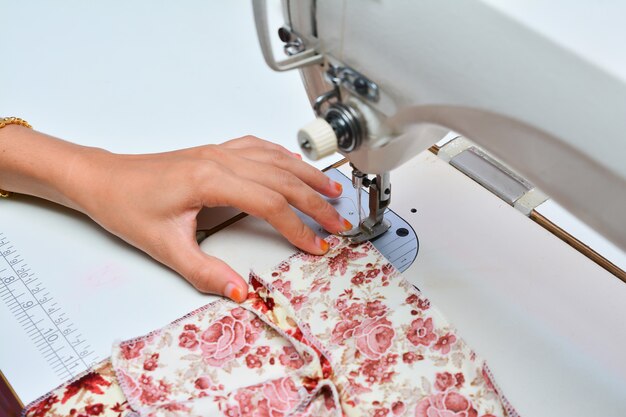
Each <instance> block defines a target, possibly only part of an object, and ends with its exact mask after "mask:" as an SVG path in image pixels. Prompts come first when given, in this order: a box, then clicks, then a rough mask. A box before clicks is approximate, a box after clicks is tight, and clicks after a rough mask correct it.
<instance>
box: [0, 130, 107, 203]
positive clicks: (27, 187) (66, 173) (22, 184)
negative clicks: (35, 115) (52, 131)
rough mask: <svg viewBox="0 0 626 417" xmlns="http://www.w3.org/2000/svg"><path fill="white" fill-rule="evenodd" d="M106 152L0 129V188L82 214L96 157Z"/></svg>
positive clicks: (41, 134)
mask: <svg viewBox="0 0 626 417" xmlns="http://www.w3.org/2000/svg"><path fill="white" fill-rule="evenodd" d="M106 153H108V152H106V151H103V150H101V149H97V148H90V147H86V146H80V145H76V144H72V143H69V142H65V141H63V140H60V139H56V138H54V137H51V136H48V135H45V134H43V133H40V132H37V131H34V130H31V129H28V128H25V127H22V126H16V125H10V126H5V127H4V128H2V129H0V188H1V189H6V190H7V191H12V192H15V193H19V194H28V195H32V196H36V197H40V198H44V199H46V200H50V201H54V202H56V203H59V204H62V205H65V206H68V207H71V208H73V209H77V210H80V211H84V207H83V203H82V201H83V194H85V193H86V192H88V190H89V185H90V183H91V182H93V181H94V178H95V177H96V175H95V172H94V171H95V170H96V165H97V164H95V162H96V159H97V156H98V155H101V154H106ZM89 161H91V164H90V163H89Z"/></svg>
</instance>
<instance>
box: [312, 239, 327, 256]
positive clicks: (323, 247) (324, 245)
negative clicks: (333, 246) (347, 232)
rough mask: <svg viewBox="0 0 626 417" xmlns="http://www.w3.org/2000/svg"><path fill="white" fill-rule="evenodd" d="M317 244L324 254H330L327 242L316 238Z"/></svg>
mask: <svg viewBox="0 0 626 417" xmlns="http://www.w3.org/2000/svg"><path fill="white" fill-rule="evenodd" d="M315 244H316V245H317V247H318V248H320V249H321V250H323V251H324V253H326V252H328V248H329V245H328V242H326V241H325V240H324V239H322V238H321V237H319V236H315Z"/></svg>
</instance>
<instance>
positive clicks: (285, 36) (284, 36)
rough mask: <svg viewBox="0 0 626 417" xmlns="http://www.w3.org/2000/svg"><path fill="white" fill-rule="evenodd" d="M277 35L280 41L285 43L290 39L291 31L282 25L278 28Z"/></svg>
mask: <svg viewBox="0 0 626 417" xmlns="http://www.w3.org/2000/svg"><path fill="white" fill-rule="evenodd" d="M278 37H279V38H280V40H281V41H283V42H285V43H287V42H289V41H290V40H291V32H289V29H287V28H285V27H282V28H280V29H278Z"/></svg>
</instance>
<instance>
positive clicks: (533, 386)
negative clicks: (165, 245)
mask: <svg viewBox="0 0 626 417" xmlns="http://www.w3.org/2000/svg"><path fill="white" fill-rule="evenodd" d="M3 7H4V9H3V10H5V11H7V10H10V12H8V13H5V15H7V14H10V16H11V18H10V19H3V21H2V24H1V25H0V39H1V40H2V43H3V56H2V58H0V59H1V60H2V64H1V65H0V80H3V81H2V87H1V90H0V114H2V115H15V116H21V117H23V118H25V119H27V120H29V121H30V122H31V123H32V124H33V125H34V126H35V127H36V128H38V129H41V130H42V131H45V132H48V133H51V134H54V135H57V136H60V137H63V138H67V139H71V140H73V141H76V142H79V143H83V144H87V145H93V146H102V147H107V148H109V149H111V150H113V151H118V152H156V151H162V150H168V149H174V148H180V147H186V146H194V145H199V144H203V143H216V142H221V141H223V140H225V139H228V138H231V137H236V136H241V135H244V134H248V133H253V134H256V135H257V136H261V137H266V138H269V139H272V140H275V141H278V142H280V143H283V144H286V145H288V146H291V147H292V149H293V150H295V141H294V140H293V139H294V136H295V135H294V133H295V132H296V130H297V129H298V128H299V127H300V126H301V125H303V124H304V123H306V122H307V121H308V120H309V119H310V118H311V117H312V113H311V110H310V106H309V104H308V101H307V99H306V95H305V93H304V91H303V88H302V86H301V83H300V80H299V76H298V74H297V73H283V74H277V73H273V72H271V71H270V70H269V69H267V68H266V66H265V64H264V63H263V61H262V58H261V55H260V52H259V50H258V46H257V41H256V35H255V33H254V27H253V22H252V16H251V10H250V5H249V3H248V2H247V1H239V2H217V1H187V2H172V1H150V2H148V1H134V2H122V1H113V2H103V3H98V4H96V3H89V4H87V3H84V2H80V1H65V2H63V3H62V4H61V5H59V3H52V2H44V1H42V0H40V1H30V2H18V1H12V0H9V1H7V0H5V1H4V2H3ZM25 151H27V150H25ZM323 164H324V163H322V165H323ZM392 180H393V181H394V195H393V204H392V206H393V207H394V208H395V209H396V211H397V212H398V214H400V215H401V216H402V217H404V218H406V219H407V220H409V221H410V223H411V224H412V226H413V227H414V228H415V230H416V232H417V234H418V236H419V238H420V244H421V247H420V253H419V254H418V257H417V260H416V263H415V264H414V266H413V267H412V268H410V269H409V271H407V274H406V276H407V278H408V279H409V280H411V281H412V282H415V283H416V284H417V285H419V286H420V288H421V289H422V290H424V292H425V293H426V294H427V295H428V296H429V297H430V298H431V299H432V300H433V302H434V303H435V304H436V305H438V307H439V308H441V309H442V310H443V311H444V312H445V313H446V315H447V316H448V317H449V318H450V319H451V321H452V322H453V323H454V324H455V325H456V326H457V327H458V328H459V329H460V331H461V334H462V335H463V336H464V337H465V338H466V339H467V341H468V343H469V344H470V345H472V346H473V347H475V348H476V350H477V351H478V352H479V353H480V354H482V355H483V356H484V357H486V358H487V359H488V361H489V363H490V365H491V367H492V369H493V371H494V373H495V375H496V379H497V381H498V382H499V383H500V384H501V386H502V388H503V389H504V391H505V393H506V394H507V395H508V396H509V398H510V400H511V401H512V403H513V404H514V405H515V406H516V407H517V408H518V410H519V411H520V412H521V413H522V415H524V416H551V417H552V416H559V415H564V416H565V415H567V416H589V415H602V416H623V415H626V396H624V395H623V393H624V392H626V391H625V390H626V359H625V356H624V355H623V352H624V346H625V345H626V330H625V328H626V326H624V325H623V324H622V323H623V317H626V302H624V301H626V285H624V284H623V283H622V282H620V281H618V280H617V279H616V278H614V277H613V276H611V275H609V274H608V273H606V271H604V270H602V269H601V268H599V267H598V266H597V265H595V264H593V263H592V262H590V261H589V260H588V259H586V258H584V257H582V256H580V254H578V253H577V252H575V251H574V250H573V249H571V248H570V247H569V246H567V245H565V244H564V243H563V242H561V241H560V240H558V239H557V238H555V237H554V236H552V235H551V234H549V233H548V232H546V231H545V230H543V229H541V228H540V227H539V226H537V225H536V224H534V223H533V222H531V221H530V220H528V219H527V218H525V217H523V216H522V215H521V214H520V213H518V212H516V211H515V210H513V209H512V208H511V207H509V206H507V205H506V204H505V203H503V202H502V201H501V200H499V199H497V198H496V197H495V196H493V195H491V194H490V193H488V192H487V191H486V190H484V189H482V188H481V187H480V186H478V185H477V184H475V183H474V182H472V181H471V180H469V179H468V178H467V177H465V176H463V175H462V174H460V173H459V172H457V171H455V170H454V169H453V168H452V167H450V166H448V165H446V164H444V163H443V162H441V161H440V160H438V159H437V158H436V157H435V156H432V155H429V154H427V153H425V154H422V155H420V156H418V157H417V158H415V159H414V160H413V161H412V162H411V163H409V164H408V165H406V166H405V167H403V168H401V169H399V170H398V171H397V172H394V174H393V176H392ZM1 203H2V205H0V231H2V232H4V233H5V234H7V235H8V236H9V237H10V239H11V241H12V242H13V243H14V244H15V245H16V246H17V247H18V248H19V249H20V251H21V252H22V253H23V254H24V257H25V258H27V259H28V261H29V264H30V265H31V267H32V268H33V269H34V270H35V271H37V273H38V275H39V276H40V277H41V278H42V279H43V280H44V281H45V282H46V284H47V286H48V288H49V289H50V290H52V292H53V293H54V296H55V298H56V299H57V300H59V301H60V302H61V303H62V304H63V306H64V309H65V310H66V312H67V314H68V315H69V316H71V317H72V319H73V320H74V321H75V322H76V325H77V327H79V328H80V329H81V331H82V332H83V333H84V334H85V335H86V337H88V338H89V340H90V341H91V342H92V345H93V346H94V347H95V348H96V349H98V352H99V354H100V355H102V356H106V354H107V352H108V349H109V346H110V343H111V341H112V340H113V339H117V338H121V339H123V338H127V337H132V336H135V335H137V334H142V333H144V332H146V331H148V330H151V329H153V328H156V327H160V326H162V325H164V324H165V323H167V322H169V321H171V320H173V319H175V318H177V317H179V316H181V315H183V314H185V313H186V312H188V311H190V310H192V309H194V308H195V307H197V306H200V305H203V304H206V303H207V302H209V301H210V300H211V297H208V296H203V295H200V294H198V293H197V292H195V291H194V290H193V289H192V288H191V287H190V286H189V285H187V284H186V283H185V282H184V281H183V280H182V279H180V278H179V277H177V276H176V275H175V274H174V273H172V272H170V271H169V270H167V269H166V268H163V267H161V266H159V265H158V264H156V263H155V262H153V261H152V260H150V259H149V258H148V257H146V256H145V255H143V254H141V253H140V252H138V251H136V250H134V249H133V248H131V247H129V246H128V245H126V244H124V243H123V242H121V241H119V240H118V239H115V238H112V237H111V236H110V235H108V234H107V233H106V232H104V231H103V230H101V229H100V228H98V227H97V226H95V225H94V224H92V223H91V222H89V221H88V220H87V219H85V218H84V217H82V216H80V215H77V214H76V213H74V212H71V211H69V210H66V209H63V208H59V207H56V206H54V205H51V204H48V203H45V202H41V201H36V200H34V199H29V198H26V197H17V198H14V199H11V200H9V201H5V202H1ZM413 207H415V208H417V213H416V214H412V213H411V212H410V208H413ZM246 224H247V225H248V226H246ZM256 227H259V226H258V223H255V222H253V221H251V220H248V221H246V222H244V223H241V224H236V225H235V226H233V227H231V228H228V229H226V230H225V231H223V232H220V233H218V234H216V235H214V236H212V237H211V238H209V240H207V241H206V242H205V243H203V248H204V249H205V250H207V251H210V252H211V253H213V254H217V255H222V256H224V257H225V258H227V259H229V260H230V261H231V262H233V263H234V264H235V266H236V267H237V268H245V269H244V271H245V270H247V269H249V268H250V267H256V266H257V265H256V264H255V262H257V261H256V260H255V259H257V258H262V260H263V261H264V262H269V260H270V258H272V256H273V257H276V258H277V259H282V257H283V256H282V255H283V254H284V253H285V252H282V251H281V250H280V249H279V247H281V245H284V242H283V241H280V240H277V241H276V242H278V243H277V244H276V245H274V246H270V245H268V248H270V247H271V248H273V249H271V250H268V254H271V256H266V257H263V256H256V258H253V257H251V256H250V257H246V256H241V257H237V258H236V259H234V258H232V253H233V252H232V251H230V250H228V248H229V247H230V246H229V245H232V244H233V242H236V243H237V244H238V246H237V248H238V249H239V250H240V251H241V250H243V249H242V248H243V246H242V245H241V239H239V238H233V236H237V235H236V233H244V234H247V236H248V239H250V241H249V242H248V243H249V245H246V247H247V246H250V247H253V244H254V240H255V239H258V238H259V235H258V234H255V233H251V232H250V229H251V228H252V229H254V228H256ZM231 234H232V235H231ZM229 236H230V237H229ZM266 241H267V240H264V242H266ZM248 250H249V249H248ZM283 250H286V249H285V247H284V246H283ZM220 251H221V252H220ZM250 253H253V252H250ZM254 253H257V254H258V252H254ZM242 259H245V265H243V264H242V263H241V260H242ZM164 300H166V301H167V302H163V301H164ZM129 317H132V318H133V319H132V320H128V318H129ZM0 329H1V334H2V339H1V340H2V342H1V343H0V369H2V370H3V372H5V374H6V375H7V377H8V378H9V381H11V383H12V385H13V387H14V388H15V389H16V391H17V392H18V394H19V395H20V397H21V398H22V400H23V401H24V402H28V401H30V400H32V399H34V398H36V397H37V396H38V395H40V394H42V393H45V392H46V391H48V390H49V389H51V388H52V387H53V386H54V385H55V382H54V378H53V377H51V376H50V375H46V372H48V371H47V370H46V369H47V365H46V363H45V362H44V361H43V360H41V359H40V358H39V357H38V354H37V353H36V352H35V351H34V349H31V350H29V348H28V346H29V344H30V341H29V340H28V339H27V338H26V335H25V334H24V332H23V330H22V329H21V328H20V327H19V326H17V325H16V324H15V323H14V322H13V321H12V319H11V318H10V316H9V315H8V313H7V311H6V309H5V308H4V306H2V305H0ZM48 373H49V372H48Z"/></svg>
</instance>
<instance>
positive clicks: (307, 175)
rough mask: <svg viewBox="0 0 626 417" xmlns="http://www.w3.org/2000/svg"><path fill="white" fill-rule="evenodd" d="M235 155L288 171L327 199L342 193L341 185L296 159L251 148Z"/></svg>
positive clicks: (280, 153)
mask: <svg viewBox="0 0 626 417" xmlns="http://www.w3.org/2000/svg"><path fill="white" fill-rule="evenodd" d="M237 155H239V156H241V157H243V158H247V159H251V160H253V161H257V162H260V163H263V164H266V165H273V166H275V167H277V168H280V169H283V170H285V171H289V172H291V173H292V174H294V175H295V176H297V177H298V178H300V179H301V180H302V181H303V182H305V183H306V184H308V185H309V186H310V187H311V188H313V189H314V190H315V191H317V192H319V193H321V194H324V195H325V196H327V197H332V198H336V197H339V196H340V195H341V193H342V192H343V187H342V185H341V184H340V183H338V182H336V181H333V180H331V179H330V178H328V177H327V176H326V175H325V174H324V173H323V172H322V171H320V170H318V169H317V168H315V167H313V166H311V165H309V164H307V163H306V162H304V161H302V160H300V159H298V158H292V157H289V156H287V155H285V154H284V153H282V152H277V151H274V150H268V149H263V148H258V147H253V148H246V149H240V150H237Z"/></svg>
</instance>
